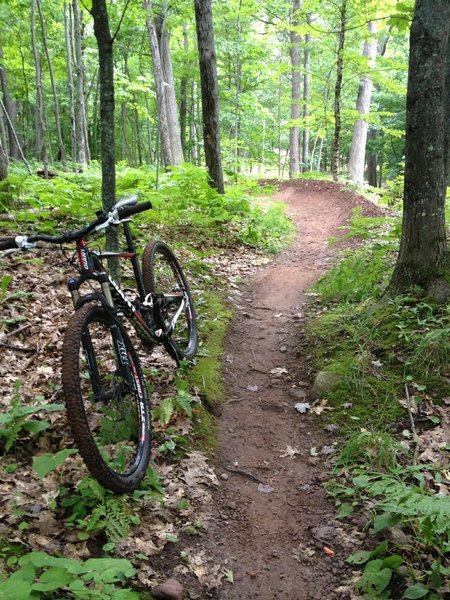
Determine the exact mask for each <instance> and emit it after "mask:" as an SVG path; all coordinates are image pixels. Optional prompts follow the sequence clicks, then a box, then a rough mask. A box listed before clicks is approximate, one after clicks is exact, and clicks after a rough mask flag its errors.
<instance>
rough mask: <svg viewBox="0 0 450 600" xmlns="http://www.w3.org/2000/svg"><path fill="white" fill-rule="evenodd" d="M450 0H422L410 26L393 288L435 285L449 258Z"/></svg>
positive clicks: (391, 284)
mask: <svg viewBox="0 0 450 600" xmlns="http://www.w3.org/2000/svg"><path fill="white" fill-rule="evenodd" d="M449 31H450V2H448V0H417V1H416V8H415V13H414V19H413V22H412V25H411V32H410V54H409V75H408V92H407V99H406V105H407V113H406V157H405V190H404V204H403V228H402V238H401V243H400V252H399V255H398V258H397V263H396V265H395V269H394V273H393V276H392V280H391V283H390V286H389V290H388V293H392V292H394V293H397V292H401V291H404V290H406V289H408V288H410V287H412V286H415V285H418V286H420V287H422V288H424V289H427V288H429V286H430V285H431V284H433V282H434V280H436V279H439V278H440V277H441V276H442V275H443V274H444V271H445V268H446V266H447V264H448V255H447V244H446V231H445V193H444V191H445V181H444V180H445V150H444V143H445V140H444V138H445V135H444V125H445V123H446V121H447V120H448V116H447V115H445V113H444V107H445V74H446V61H447V49H448V39H449Z"/></svg>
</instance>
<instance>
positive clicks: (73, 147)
mask: <svg viewBox="0 0 450 600" xmlns="http://www.w3.org/2000/svg"><path fill="white" fill-rule="evenodd" d="M69 11H70V7H69V5H68V4H67V2H64V39H65V43H66V62H67V87H68V92H69V118H70V157H71V159H72V162H75V161H76V157H77V135H76V127H75V94H74V90H73V70H72V60H73V59H72V27H71V19H70V12H69Z"/></svg>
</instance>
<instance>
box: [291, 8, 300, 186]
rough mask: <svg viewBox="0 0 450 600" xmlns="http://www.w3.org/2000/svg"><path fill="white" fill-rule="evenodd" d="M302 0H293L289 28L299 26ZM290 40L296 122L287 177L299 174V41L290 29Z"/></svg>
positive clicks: (292, 126) (292, 117) (292, 101)
mask: <svg viewBox="0 0 450 600" xmlns="http://www.w3.org/2000/svg"><path fill="white" fill-rule="evenodd" d="M302 3H303V0H293V3H292V14H291V23H290V24H291V27H297V26H298V25H299V14H298V13H299V11H300V9H301V8H302ZM289 39H290V43H291V45H290V54H291V70H292V93H291V120H292V121H297V123H296V124H295V123H294V124H292V125H291V127H290V130H289V177H291V178H292V177H294V176H295V175H298V174H299V173H300V126H299V125H298V121H299V119H300V114H301V109H300V100H301V90H300V81H301V74H300V60H301V54H300V41H301V38H300V36H299V35H298V33H297V32H296V31H295V30H294V29H292V30H291V31H290V33H289Z"/></svg>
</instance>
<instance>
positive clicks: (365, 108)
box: [348, 22, 377, 187]
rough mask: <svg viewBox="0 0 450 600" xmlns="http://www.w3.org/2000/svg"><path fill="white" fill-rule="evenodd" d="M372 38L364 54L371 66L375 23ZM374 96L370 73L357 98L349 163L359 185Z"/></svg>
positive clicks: (350, 170)
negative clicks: (371, 102) (357, 116)
mask: <svg viewBox="0 0 450 600" xmlns="http://www.w3.org/2000/svg"><path fill="white" fill-rule="evenodd" d="M367 29H368V30H369V34H370V36H371V37H370V39H369V40H366V41H365V42H364V49H363V56H364V57H366V58H367V59H368V64H369V66H370V67H372V66H373V64H374V62H375V56H376V53H377V42H376V38H375V32H376V28H375V23H373V22H372V23H369V24H368V25H367ZM371 97H372V80H371V79H370V76H369V75H368V74H365V75H363V77H361V83H360V86H359V91H358V98H357V100H356V110H357V111H358V113H359V114H360V115H361V116H360V118H359V119H357V121H356V122H355V125H354V127H353V138H352V147H351V150H350V161H349V165H348V177H349V179H350V180H351V181H354V182H355V183H356V184H357V185H358V186H360V187H362V186H363V185H364V165H365V157H366V144H367V131H368V128H369V123H368V121H367V117H368V115H369V112H370V100H371Z"/></svg>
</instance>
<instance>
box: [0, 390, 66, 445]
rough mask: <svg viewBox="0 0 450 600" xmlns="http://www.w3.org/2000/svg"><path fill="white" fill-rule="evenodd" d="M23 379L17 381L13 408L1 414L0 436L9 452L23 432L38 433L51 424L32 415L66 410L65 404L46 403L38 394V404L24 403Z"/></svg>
mask: <svg viewBox="0 0 450 600" xmlns="http://www.w3.org/2000/svg"><path fill="white" fill-rule="evenodd" d="M21 385H22V382H21V381H16V383H15V386H14V394H13V396H12V399H11V408H10V409H9V410H8V411H6V412H3V413H1V414H0V426H1V427H0V438H3V439H4V447H3V449H4V452H5V453H6V452H9V451H10V450H11V448H12V447H13V446H14V444H15V443H16V441H17V439H18V437H19V435H20V434H21V432H26V433H27V434H31V435H37V434H39V433H40V432H41V431H44V430H45V429H47V428H48V427H49V426H50V423H49V422H48V421H45V420H44V419H39V420H38V419H31V418H29V417H30V415H35V414H38V413H45V412H54V411H60V410H64V405H63V404H44V398H43V397H42V396H36V398H35V400H36V401H37V402H38V403H37V404H33V405H31V406H29V405H28V406H25V405H23V404H22V403H21V402H22V398H21V393H20V390H21Z"/></svg>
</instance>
